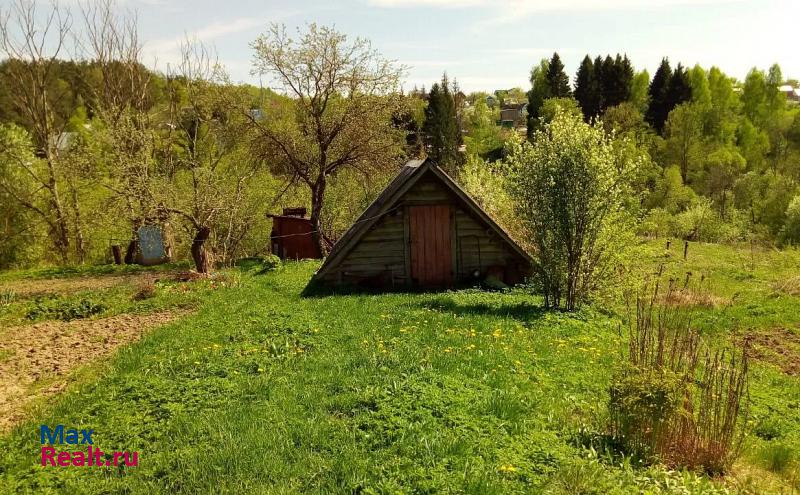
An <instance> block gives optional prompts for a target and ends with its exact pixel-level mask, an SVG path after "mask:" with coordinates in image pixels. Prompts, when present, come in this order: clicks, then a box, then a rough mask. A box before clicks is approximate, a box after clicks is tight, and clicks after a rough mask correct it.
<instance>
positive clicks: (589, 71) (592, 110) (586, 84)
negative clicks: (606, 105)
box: [575, 55, 601, 122]
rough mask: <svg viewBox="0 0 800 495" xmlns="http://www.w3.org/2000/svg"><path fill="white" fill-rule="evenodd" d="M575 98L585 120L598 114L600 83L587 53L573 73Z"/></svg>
mask: <svg viewBox="0 0 800 495" xmlns="http://www.w3.org/2000/svg"><path fill="white" fill-rule="evenodd" d="M575 99H576V100H578V104H579V105H580V107H581V110H582V111H583V117H584V120H586V121H587V122H588V121H589V120H590V119H593V118H595V117H597V116H598V115H600V105H601V94H600V84H599V81H598V79H597V74H596V73H595V70H594V63H593V62H592V59H591V58H590V57H589V55H586V56H585V57H583V61H581V65H580V67H578V73H577V74H576V75H575Z"/></svg>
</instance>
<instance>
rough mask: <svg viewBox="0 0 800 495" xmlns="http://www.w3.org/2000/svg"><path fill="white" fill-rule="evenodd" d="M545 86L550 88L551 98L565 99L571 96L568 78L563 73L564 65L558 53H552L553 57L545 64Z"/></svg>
mask: <svg viewBox="0 0 800 495" xmlns="http://www.w3.org/2000/svg"><path fill="white" fill-rule="evenodd" d="M546 79H547V85H548V86H549V87H550V97H551V98H566V97H569V96H572V90H571V89H570V87H569V77H568V76H567V74H566V73H565V72H564V64H563V63H561V57H559V56H558V53H553V57H552V58H551V59H550V62H549V63H548V64H547V77H546Z"/></svg>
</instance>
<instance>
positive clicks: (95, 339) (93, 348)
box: [0, 311, 187, 432]
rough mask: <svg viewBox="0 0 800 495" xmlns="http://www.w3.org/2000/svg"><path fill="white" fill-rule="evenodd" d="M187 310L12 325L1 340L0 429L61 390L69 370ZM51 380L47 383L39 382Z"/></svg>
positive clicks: (100, 355) (177, 316)
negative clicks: (38, 401)
mask: <svg viewBox="0 0 800 495" xmlns="http://www.w3.org/2000/svg"><path fill="white" fill-rule="evenodd" d="M185 314H187V311H166V312H160V313H153V314H148V315H131V314H123V315H117V316H112V317H109V318H102V319H98V320H77V321H70V322H62V321H46V322H42V323H37V324H34V325H26V326H21V327H16V328H11V329H9V331H7V332H4V333H3V336H2V339H1V340H0V432H3V431H7V430H8V429H10V428H11V427H13V426H14V425H15V424H17V423H18V422H19V421H20V420H22V419H23V418H24V416H25V409H26V407H27V406H28V405H29V404H30V403H31V402H33V401H34V400H35V399H37V398H38V397H42V396H49V395H52V394H55V393H57V392H59V391H61V390H62V389H63V388H64V387H65V386H66V384H67V377H68V375H69V373H70V372H72V371H73V370H75V369H76V368H78V367H79V366H82V365H85V364H88V363H90V362H92V361H96V360H98V359H100V358H102V357H104V356H106V355H108V354H110V353H111V352H112V351H114V350H115V349H116V348H118V347H119V346H121V345H124V344H127V343H130V342H133V341H136V340H138V339H139V338H140V337H141V336H142V335H143V334H144V333H145V332H147V331H148V330H150V329H152V328H153V327H157V326H160V325H163V324H165V323H168V322H171V321H173V320H175V319H177V318H179V317H181V316H184V315H185ZM42 383H47V386H44V387H42V386H40V385H41V384H42Z"/></svg>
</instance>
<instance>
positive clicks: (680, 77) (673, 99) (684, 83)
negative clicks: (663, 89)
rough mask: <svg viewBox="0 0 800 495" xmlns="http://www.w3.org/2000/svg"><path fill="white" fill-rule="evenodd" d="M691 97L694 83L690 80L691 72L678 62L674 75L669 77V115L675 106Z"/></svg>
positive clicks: (666, 101) (667, 108) (666, 107)
mask: <svg viewBox="0 0 800 495" xmlns="http://www.w3.org/2000/svg"><path fill="white" fill-rule="evenodd" d="M691 99H692V85H691V83H690V81H689V73H688V72H687V71H686V69H685V68H684V67H683V65H681V64H678V66H677V67H675V71H674V72H673V73H672V77H670V78H669V84H668V85H667V93H666V99H665V111H666V115H667V117H669V113H670V112H671V111H672V109H673V108H675V107H677V106H678V105H680V104H681V103H684V102H686V101H689V100H691Z"/></svg>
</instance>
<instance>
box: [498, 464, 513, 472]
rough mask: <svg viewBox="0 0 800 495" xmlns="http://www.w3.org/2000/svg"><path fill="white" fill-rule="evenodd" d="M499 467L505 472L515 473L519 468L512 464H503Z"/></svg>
mask: <svg viewBox="0 0 800 495" xmlns="http://www.w3.org/2000/svg"><path fill="white" fill-rule="evenodd" d="M498 469H499V470H500V471H502V472H504V473H513V472H515V471H516V470H517V468H515V467H514V466H512V465H511V464H503V465H502V466H500V467H499V468H498Z"/></svg>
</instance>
